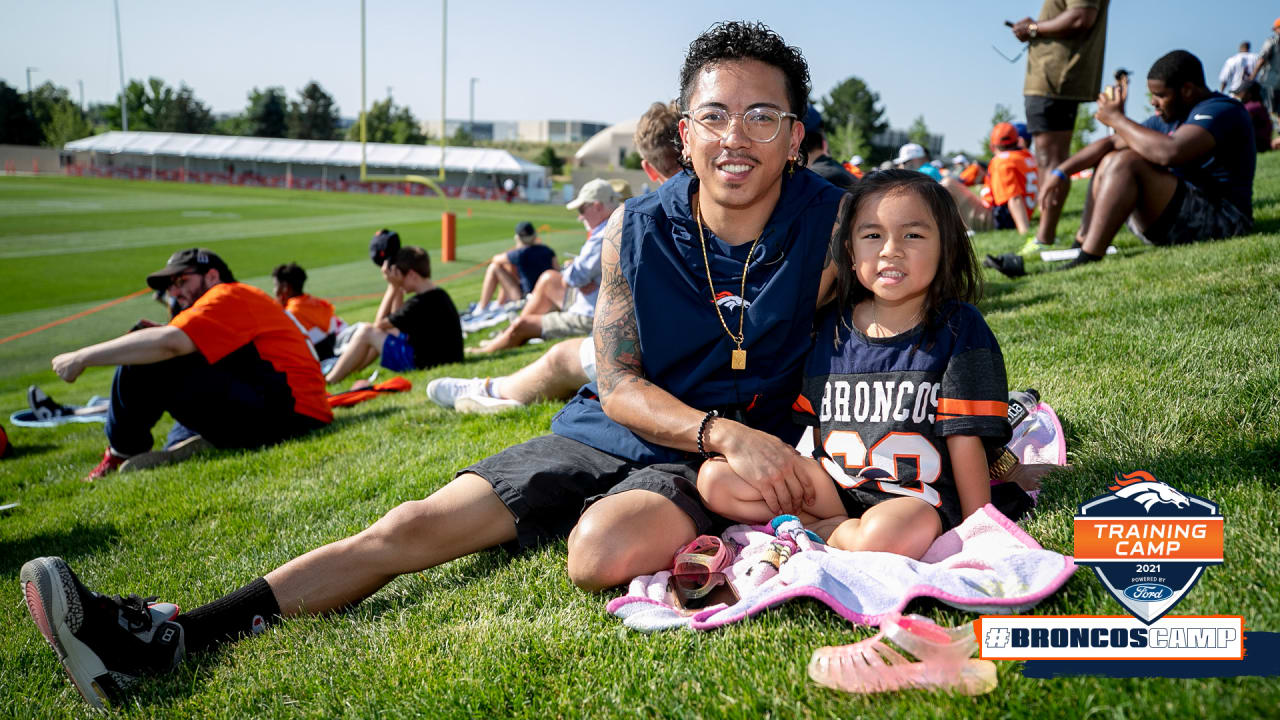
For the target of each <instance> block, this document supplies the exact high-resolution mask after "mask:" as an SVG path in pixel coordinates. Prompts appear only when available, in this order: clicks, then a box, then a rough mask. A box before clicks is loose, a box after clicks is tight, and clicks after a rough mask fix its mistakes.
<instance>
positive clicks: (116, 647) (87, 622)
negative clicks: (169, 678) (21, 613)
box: [20, 557, 183, 709]
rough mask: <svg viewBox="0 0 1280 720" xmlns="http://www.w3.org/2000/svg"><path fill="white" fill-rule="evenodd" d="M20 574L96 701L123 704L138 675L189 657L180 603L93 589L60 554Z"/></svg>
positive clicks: (37, 616) (31, 602) (74, 676)
mask: <svg viewBox="0 0 1280 720" xmlns="http://www.w3.org/2000/svg"><path fill="white" fill-rule="evenodd" d="M20 578H21V582H22V592H23V595H24V596H25V597H26V601H27V611H28V612H30V613H31V619H32V620H34V621H35V623H36V627H38V628H39V629H40V634H41V635H44V639H45V640H47V641H49V644H50V645H52V646H53V651H54V654H56V655H57V656H58V660H59V661H61V662H62V667H63V669H65V670H66V671H67V675H69V676H70V677H71V682H72V684H74V685H75V686H76V689H77V690H79V691H80V694H81V695H83V696H84V699H85V702H88V703H89V704H90V705H92V706H93V707H95V708H98V709H104V707H105V704H106V703H116V702H119V701H120V699H121V696H122V694H123V693H124V691H125V690H126V689H128V687H129V686H131V685H133V684H134V683H135V682H136V681H137V679H138V676H140V675H145V674H148V673H157V672H166V671H169V670H172V669H173V668H174V667H176V666H177V664H178V662H179V661H180V660H182V655H183V636H182V626H181V625H179V624H178V623H176V622H173V618H174V617H176V616H177V615H178V606H177V605H174V604H172V603H152V602H149V600H150V599H143V598H140V597H138V596H137V595H130V596H129V597H126V598H122V597H120V596H119V595H115V596H112V597H108V596H106V595H102V594H100V593H96V592H92V591H90V590H89V589H88V588H86V587H85V586H84V585H82V584H80V580H79V579H78V578H77V577H76V575H75V573H73V572H71V568H70V567H68V566H67V564H66V563H65V562H63V560H62V558H58V557H43V558H36V559H35V560H32V561H30V562H28V563H27V564H25V565H23V566H22V573H21V575H20ZM152 599H154V598H152Z"/></svg>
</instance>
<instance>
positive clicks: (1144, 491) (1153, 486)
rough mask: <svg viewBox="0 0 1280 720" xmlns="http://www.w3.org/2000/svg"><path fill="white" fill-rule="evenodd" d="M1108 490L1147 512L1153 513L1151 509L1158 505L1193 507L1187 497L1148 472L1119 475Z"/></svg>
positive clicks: (1140, 471) (1139, 471) (1141, 471)
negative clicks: (1136, 504)
mask: <svg viewBox="0 0 1280 720" xmlns="http://www.w3.org/2000/svg"><path fill="white" fill-rule="evenodd" d="M1107 489H1108V490H1111V491H1112V492H1114V493H1115V494H1116V495H1117V496H1118V497H1122V498H1126V499H1128V500H1132V501H1134V502H1136V503H1138V504H1139V505H1141V506H1142V507H1144V508H1146V510H1147V512H1151V508H1152V507H1153V506H1154V505H1155V504H1156V503H1169V504H1172V505H1173V506H1174V507H1180V508H1183V507H1189V506H1190V505H1191V501H1190V500H1187V496H1186V495H1183V494H1182V493H1180V492H1178V491H1177V490H1174V489H1173V488H1172V487H1170V486H1169V485H1166V484H1165V483H1162V482H1160V481H1159V480H1157V479H1156V478H1155V476H1154V475H1152V474H1151V473H1149V472H1147V471H1146V470H1136V471H1134V472H1131V473H1129V474H1127V475H1123V476H1122V475H1120V474H1119V473H1117V474H1116V484H1115V485H1108V486H1107Z"/></svg>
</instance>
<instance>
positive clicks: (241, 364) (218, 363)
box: [53, 248, 333, 480]
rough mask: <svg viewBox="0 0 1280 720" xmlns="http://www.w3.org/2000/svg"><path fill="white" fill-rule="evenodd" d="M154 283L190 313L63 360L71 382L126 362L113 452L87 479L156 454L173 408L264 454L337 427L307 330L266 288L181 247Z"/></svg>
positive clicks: (115, 395)
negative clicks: (90, 370)
mask: <svg viewBox="0 0 1280 720" xmlns="http://www.w3.org/2000/svg"><path fill="white" fill-rule="evenodd" d="M147 284H148V285H150V286H151V287H152V288H154V289H156V290H164V291H166V292H168V293H169V295H170V296H172V297H173V298H175V299H176V300H177V301H178V303H179V306H181V307H186V308H187V309H186V310H183V311H182V312H180V313H178V315H177V316H176V317H174V318H173V320H172V321H170V323H169V324H168V325H163V326H160V327H151V328H143V329H140V330H137V331H135V332H131V333H129V334H127V335H123V336H121V337H118V338H116V339H114V340H108V341H106V342H102V343H98V344H96V345H90V346H88V347H84V348H81V349H79V350H73V351H71V352H67V353H62V354H61V355H58V356H56V357H54V358H53V371H54V372H55V373H57V374H58V377H60V378H62V379H63V380H65V381H67V382H75V380H76V378H78V377H80V374H81V373H83V372H84V370H85V368H87V367H94V366H110V365H118V366H119V367H118V368H116V375H115V378H114V379H113V380H112V382H111V407H110V409H109V411H108V414H107V427H106V432H107V442H108V445H107V450H106V452H105V453H103V456H102V461H101V462H100V463H98V466H97V467H96V468H94V469H93V470H92V471H91V472H90V473H89V475H88V476H87V477H85V480H94V479H97V478H99V477H102V476H103V475H106V474H108V473H111V472H114V471H116V470H118V469H119V468H120V467H121V466H122V465H123V464H124V463H125V462H126V461H127V460H128V459H129V458H130V457H132V456H135V455H140V454H142V453H146V452H147V451H148V450H150V448H151V428H152V427H153V426H154V425H155V424H156V423H157V422H158V421H159V420H160V417H161V416H162V415H163V414H164V413H165V412H166V411H167V412H168V413H169V414H170V415H172V416H173V418H174V419H175V420H177V421H178V422H180V423H182V424H183V425H185V426H186V427H188V428H190V429H191V430H192V431H193V432H195V433H198V434H199V435H201V436H203V437H204V439H205V440H207V441H208V442H209V443H211V444H212V445H213V446H214V447H222V448H226V447H232V448H234V447H259V446H262V445H268V444H271V443H275V442H279V441H281V440H285V439H287V438H290V437H294V436H296V435H301V434H303V433H306V432H309V431H311V430H314V429H316V428H319V427H322V426H324V425H327V424H329V423H330V422H332V421H333V411H332V410H331V409H330V408H329V403H328V402H327V400H326V392H325V386H324V376H323V375H321V374H320V364H319V363H318V362H317V361H316V357H315V354H314V353H313V352H312V351H311V348H310V347H309V346H308V345H307V341H306V338H305V337H304V336H303V334H302V331H301V330H299V329H298V326H297V325H296V324H295V323H294V322H293V321H292V320H290V319H289V316H288V315H285V313H284V310H282V309H281V308H280V306H279V305H278V304H276V302H275V300H273V299H272V298H271V296H270V295H267V294H266V293H265V292H262V291H261V290H259V289H257V288H255V287H250V286H249V285H243V284H241V283H238V282H236V281H235V276H234V275H232V273H231V269H230V268H228V267H227V264H226V263H225V262H223V261H222V258H220V257H218V256H217V255H216V254H214V253H213V251H211V250H205V249H203V248H191V249H189V250H180V251H178V252H176V253H174V254H173V256H171V257H170V258H169V262H168V263H166V264H165V266H164V267H163V268H161V269H160V270H157V271H156V272H154V273H151V274H150V275H148V276H147Z"/></svg>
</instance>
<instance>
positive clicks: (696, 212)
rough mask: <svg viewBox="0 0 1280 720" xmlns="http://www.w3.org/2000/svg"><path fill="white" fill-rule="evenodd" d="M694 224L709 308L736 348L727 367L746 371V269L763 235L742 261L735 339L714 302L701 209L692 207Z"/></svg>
mask: <svg viewBox="0 0 1280 720" xmlns="http://www.w3.org/2000/svg"><path fill="white" fill-rule="evenodd" d="M693 216H694V218H693V219H694V222H696V223H697V224H698V242H699V244H700V246H701V247H702V264H703V265H704V266H705V267H706V268H707V286H708V287H710V288H711V306H712V307H714V308H715V309H716V317H718V318H720V327H722V328H724V331H725V333H726V334H728V336H729V339H730V340H732V341H733V342H734V344H735V345H736V346H737V347H736V348H735V349H734V350H733V351H732V352H730V353H729V367H730V368H733V369H734V370H746V369H747V351H746V350H743V349H742V341H743V340H744V339H746V336H745V335H743V334H742V322H743V320H745V319H746V317H747V267H748V266H749V265H750V264H751V256H752V255H753V254H755V250H756V243H758V242H760V237H761V236H763V235H764V231H763V230H761V231H760V234H759V235H756V239H755V240H752V241H751V249H750V250H748V251H747V259H746V260H744V261H742V289H740V290H739V291H738V298H739V299H740V300H742V309H741V312H740V314H739V315H738V334H737V336H736V337H735V336H734V334H733V331H732V330H730V329H729V323H727V322H725V321H724V315H722V314H721V313H720V304H719V303H717V302H716V286H715V285H714V284H713V283H712V282H711V261H710V260H709V259H708V258H707V239H706V238H705V237H703V235H702V208H701V206H699V205H696V204H695V205H694V208H693Z"/></svg>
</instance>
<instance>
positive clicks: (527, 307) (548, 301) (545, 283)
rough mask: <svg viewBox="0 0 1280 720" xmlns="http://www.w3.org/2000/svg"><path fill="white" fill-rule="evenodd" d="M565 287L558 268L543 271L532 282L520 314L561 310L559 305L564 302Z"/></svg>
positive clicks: (539, 313)
mask: <svg viewBox="0 0 1280 720" xmlns="http://www.w3.org/2000/svg"><path fill="white" fill-rule="evenodd" d="M566 289H567V286H566V285H565V282H564V275H561V274H560V271H559V270H545V271H543V273H542V274H541V275H539V276H538V281H537V282H536V283H534V285H533V290H532V291H531V292H530V293H529V300H528V301H527V302H525V304H524V309H523V310H521V311H520V314H521V315H544V314H546V313H548V312H551V311H552V310H563V309H564V308H562V307H560V305H561V304H562V303H563V302H564V294H565V290H566Z"/></svg>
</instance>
